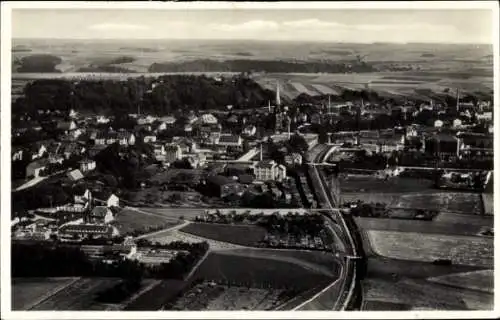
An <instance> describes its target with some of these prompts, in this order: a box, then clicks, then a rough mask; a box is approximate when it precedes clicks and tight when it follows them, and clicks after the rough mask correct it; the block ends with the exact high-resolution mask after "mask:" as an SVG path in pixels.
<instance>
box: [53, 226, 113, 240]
mask: <svg viewBox="0 0 500 320" xmlns="http://www.w3.org/2000/svg"><path fill="white" fill-rule="evenodd" d="M58 235H59V238H60V239H61V240H63V241H65V240H80V239H83V238H111V237H112V236H113V227H111V226H109V225H98V224H92V223H83V224H66V225H63V226H61V227H60V228H59V230H58Z"/></svg>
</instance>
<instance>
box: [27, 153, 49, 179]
mask: <svg viewBox="0 0 500 320" xmlns="http://www.w3.org/2000/svg"><path fill="white" fill-rule="evenodd" d="M48 165H49V159H46V158H44V159H38V160H35V161H32V162H31V163H30V164H28V166H26V177H27V178H29V177H33V178H37V177H39V176H40V173H41V172H42V170H45V169H46V168H47V166H48Z"/></svg>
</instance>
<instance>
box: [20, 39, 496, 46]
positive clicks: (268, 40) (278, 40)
mask: <svg viewBox="0 0 500 320" xmlns="http://www.w3.org/2000/svg"><path fill="white" fill-rule="evenodd" d="M13 40H63V41H64V40H66V41H110V40H111V41H235V42H236V41H252V42H293V43H304V42H305V43H337V44H401V45H406V44H433V45H435V44H438V45H439V44H440V45H489V46H493V45H494V43H493V42H432V41H428V42H422V41H410V42H397V41H369V42H362V41H340V40H288V39H251V38H250V39H225V38H126V39H125V38H123V39H122V38H57V37H37V38H32V37H11V41H13Z"/></svg>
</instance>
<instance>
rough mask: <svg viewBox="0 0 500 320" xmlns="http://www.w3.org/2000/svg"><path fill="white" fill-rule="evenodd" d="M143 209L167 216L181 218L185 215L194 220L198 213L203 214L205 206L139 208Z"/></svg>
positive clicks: (186, 217)
mask: <svg viewBox="0 0 500 320" xmlns="http://www.w3.org/2000/svg"><path fill="white" fill-rule="evenodd" d="M139 209H140V210H141V211H144V212H149V213H153V214H156V215H160V216H165V218H170V219H179V218H181V217H183V218H184V219H187V220H193V219H194V218H195V217H196V216H197V215H201V214H203V212H205V210H204V209H203V208H147V207H146V208H139Z"/></svg>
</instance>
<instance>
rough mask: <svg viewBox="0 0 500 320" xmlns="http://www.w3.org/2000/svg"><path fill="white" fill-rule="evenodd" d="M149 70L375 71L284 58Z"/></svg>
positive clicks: (204, 61) (184, 64)
mask: <svg viewBox="0 0 500 320" xmlns="http://www.w3.org/2000/svg"><path fill="white" fill-rule="evenodd" d="M148 71H149V72H249V71H252V72H261V71H263V72H273V73H275V72H278V73H288V72H296V73H320V72H326V73H344V72H375V71H377V69H375V68H374V67H373V66H371V65H369V64H367V63H365V62H361V63H358V62H353V63H349V64H348V63H338V62H334V61H282V60H249V59H238V60H225V61H217V60H211V59H199V60H192V61H183V62H163V63H153V64H152V65H151V66H150V67H149V68H148Z"/></svg>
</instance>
